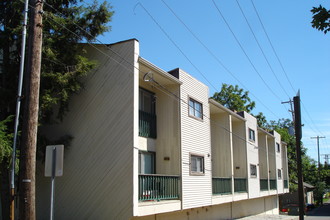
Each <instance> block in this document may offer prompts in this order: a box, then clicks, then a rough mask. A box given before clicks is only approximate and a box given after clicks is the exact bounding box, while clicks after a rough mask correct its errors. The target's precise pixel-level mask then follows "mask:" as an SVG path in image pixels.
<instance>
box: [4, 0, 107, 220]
mask: <svg viewBox="0 0 330 220" xmlns="http://www.w3.org/2000/svg"><path fill="white" fill-rule="evenodd" d="M80 2H81V1H77V0H49V1H46V2H45V3H44V12H45V13H44V14H43V16H44V17H43V36H44V42H43V51H42V67H41V88H40V113H39V115H40V117H39V123H40V124H43V123H45V122H50V118H51V116H52V115H53V114H55V115H56V116H57V119H58V120H61V119H62V117H63V115H64V114H65V113H66V112H67V111H68V110H69V105H68V103H69V100H70V97H71V96H72V95H73V94H75V93H78V92H79V91H80V90H81V88H82V87H83V84H82V83H81V79H82V78H83V77H84V76H86V75H87V74H88V72H90V71H91V69H93V68H94V67H95V66H96V63H95V62H94V61H92V60H89V59H87V58H86V57H85V52H84V51H82V50H81V47H80V45H79V43H80V42H86V41H87V42H93V40H95V39H96V37H97V36H99V35H100V34H102V33H104V32H105V31H108V30H110V26H109V24H108V23H109V22H110V21H111V17H112V15H113V11H112V7H111V6H110V5H109V4H108V3H106V2H104V3H101V4H100V3H98V2H97V1H94V2H93V3H92V4H90V5H86V4H81V3H80ZM23 8H24V3H23V2H21V1H10V0H3V1H1V2H0V73H1V74H0V123H2V124H6V126H7V129H5V130H4V132H5V134H4V136H6V137H8V136H9V135H10V133H12V131H11V130H12V126H13V125H10V124H9V123H8V121H4V120H5V119H7V118H8V116H10V115H14V114H15V104H16V102H15V101H16V92H17V88H16V87H17V77H18V72H19V69H18V67H19V57H20V54H19V53H20V47H21V42H20V41H21V36H20V34H21V28H22V25H21V23H22V11H23ZM1 58H2V61H1ZM23 102H24V100H23ZM55 106H56V108H54V107H55ZM54 109H56V111H54ZM1 135H2V134H1ZM4 146H8V145H0V147H1V149H0V151H1V152H2V150H3V149H5V148H4ZM39 147H40V146H39ZM39 149H40V150H41V151H42V149H41V148H39ZM7 150H8V149H7ZM7 150H6V152H7ZM0 162H1V164H0V166H1V168H3V167H8V163H9V162H10V155H9V157H8V154H5V156H4V157H3V159H2V160H1V161H0ZM0 172H1V175H4V176H9V170H8V169H6V170H1V171H0ZM2 180H3V179H2ZM8 186H9V185H8ZM8 186H6V185H4V184H1V192H2V194H1V199H5V197H6V195H7V191H8V190H9V187H8ZM2 209H3V211H2V213H3V219H8V216H6V213H7V210H6V207H5V204H4V203H2Z"/></svg>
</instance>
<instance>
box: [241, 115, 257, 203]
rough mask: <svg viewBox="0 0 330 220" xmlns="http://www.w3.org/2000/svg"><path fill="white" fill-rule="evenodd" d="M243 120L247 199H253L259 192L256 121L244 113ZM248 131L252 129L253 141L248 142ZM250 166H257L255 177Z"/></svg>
mask: <svg viewBox="0 0 330 220" xmlns="http://www.w3.org/2000/svg"><path fill="white" fill-rule="evenodd" d="M244 118H245V119H246V123H245V125H246V129H245V132H246V137H247V138H246V140H247V164H246V167H247V179H248V193H249V198H255V197H258V196H259V192H260V180H259V178H260V174H259V167H258V165H259V155H258V146H259V144H258V130H257V119H256V118H255V117H253V116H252V115H250V114H248V113H247V112H244ZM249 129H252V130H253V131H254V134H255V140H249ZM250 165H256V166H257V175H256V176H255V177H254V176H251V172H250V171H251V170H250Z"/></svg>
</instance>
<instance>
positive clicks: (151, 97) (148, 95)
mask: <svg viewBox="0 0 330 220" xmlns="http://www.w3.org/2000/svg"><path fill="white" fill-rule="evenodd" d="M139 98H140V103H139V110H140V111H143V112H146V113H149V114H152V115H154V114H156V111H155V103H156V102H155V94H154V93H152V92H149V91H147V90H145V89H142V88H140V89H139Z"/></svg>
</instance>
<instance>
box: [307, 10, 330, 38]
mask: <svg viewBox="0 0 330 220" xmlns="http://www.w3.org/2000/svg"><path fill="white" fill-rule="evenodd" d="M311 12H312V13H313V19H312V22H311V23H312V27H313V28H315V29H317V30H319V31H323V32H324V34H326V33H327V32H328V31H329V30H330V10H327V9H326V8H324V7H323V6H322V5H320V6H319V7H313V9H312V10H311Z"/></svg>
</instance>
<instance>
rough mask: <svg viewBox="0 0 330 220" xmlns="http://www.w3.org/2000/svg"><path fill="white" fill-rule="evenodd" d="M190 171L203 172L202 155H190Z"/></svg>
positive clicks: (193, 172) (194, 172) (192, 172)
mask: <svg viewBox="0 0 330 220" xmlns="http://www.w3.org/2000/svg"><path fill="white" fill-rule="evenodd" d="M190 173H191V174H204V156H198V155H190Z"/></svg>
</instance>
